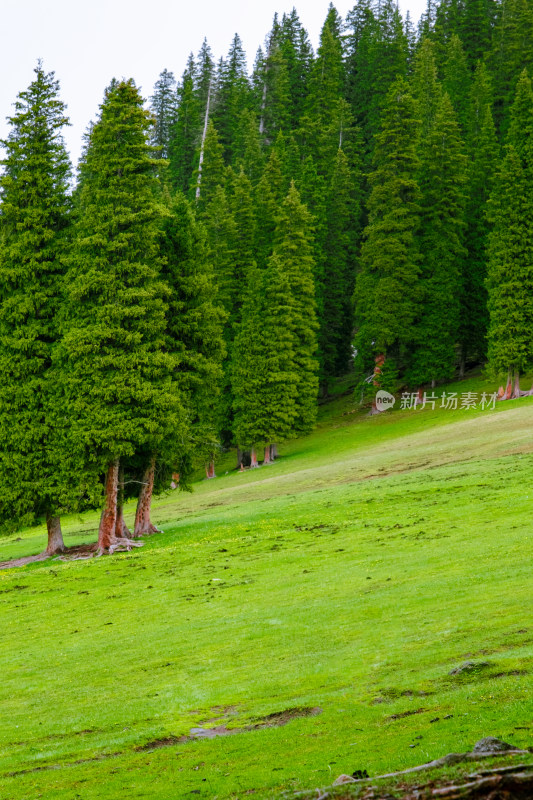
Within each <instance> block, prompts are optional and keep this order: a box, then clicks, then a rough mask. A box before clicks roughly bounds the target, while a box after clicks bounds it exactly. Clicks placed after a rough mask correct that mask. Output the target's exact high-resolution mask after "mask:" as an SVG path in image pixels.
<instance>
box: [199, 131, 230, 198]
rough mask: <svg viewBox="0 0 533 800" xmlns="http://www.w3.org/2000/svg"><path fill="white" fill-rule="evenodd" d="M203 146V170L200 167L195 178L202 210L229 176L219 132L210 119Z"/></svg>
mask: <svg viewBox="0 0 533 800" xmlns="http://www.w3.org/2000/svg"><path fill="white" fill-rule="evenodd" d="M203 148H204V150H203V160H202V164H201V170H200V169H199V170H198V171H197V173H196V175H195V176H194V178H193V183H194V186H195V189H196V200H197V204H198V210H199V211H200V212H203V211H204V210H205V208H207V206H208V205H209V203H210V201H211V199H212V198H213V196H214V194H215V192H216V190H217V188H218V187H219V186H225V183H226V177H227V176H226V166H225V163H224V155H223V147H222V145H221V144H220V141H219V138H218V132H217V130H216V128H215V126H214V124H213V122H212V120H209V122H208V125H207V133H206V137H205V141H204V145H203Z"/></svg>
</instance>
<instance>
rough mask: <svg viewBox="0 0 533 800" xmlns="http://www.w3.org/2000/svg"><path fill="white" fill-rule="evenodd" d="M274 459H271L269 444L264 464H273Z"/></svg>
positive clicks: (266, 448)
mask: <svg viewBox="0 0 533 800" xmlns="http://www.w3.org/2000/svg"><path fill="white" fill-rule="evenodd" d="M271 463H272V458H271V457H270V445H269V444H267V446H266V447H265V457H264V459H263V464H271Z"/></svg>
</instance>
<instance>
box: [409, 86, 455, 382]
mask: <svg viewBox="0 0 533 800" xmlns="http://www.w3.org/2000/svg"><path fill="white" fill-rule="evenodd" d="M420 154H421V165H420V166H421V168H420V174H419V185H420V190H421V203H420V207H421V209H420V222H421V225H420V234H419V249H420V252H421V254H422V260H421V272H420V282H419V289H420V292H421V305H420V311H419V316H418V319H417V321H416V324H415V326H414V328H413V333H414V337H413V338H414V352H413V353H412V355H411V358H410V364H409V368H408V371H407V374H408V380H409V382H410V384H411V385H418V384H423V383H428V382H430V381H431V382H432V385H435V383H436V382H437V381H444V380H449V379H450V378H451V377H452V376H453V374H454V369H455V360H456V352H455V346H456V343H457V341H458V336H459V315H460V296H461V273H462V270H461V266H462V262H463V260H464V258H465V255H466V251H465V248H464V244H463V242H464V228H465V220H464V212H465V184H466V179H467V178H466V156H465V154H464V145H463V142H462V139H461V136H460V130H459V125H458V123H457V118H456V115H455V113H454V110H453V108H452V104H451V101H450V98H449V96H448V94H446V93H445V94H444V95H443V96H442V98H441V100H440V102H439V105H438V107H437V111H436V115H435V120H434V122H433V124H432V127H431V129H430V131H429V132H428V134H427V136H426V137H425V138H424V139H423V140H422V142H421V147H420Z"/></svg>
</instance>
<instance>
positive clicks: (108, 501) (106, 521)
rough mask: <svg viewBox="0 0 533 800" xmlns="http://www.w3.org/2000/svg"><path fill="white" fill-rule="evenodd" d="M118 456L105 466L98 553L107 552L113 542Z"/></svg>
mask: <svg viewBox="0 0 533 800" xmlns="http://www.w3.org/2000/svg"><path fill="white" fill-rule="evenodd" d="M118 466H119V461H118V458H117V459H115V461H112V462H111V463H110V464H109V466H108V468H107V475H106V479H105V506H104V509H103V511H102V516H101V517H100V528H99V530H98V553H100V554H102V553H105V552H109V549H110V548H111V546H112V545H113V544H114V543H115V539H116V536H115V528H116V525H117V494H118Z"/></svg>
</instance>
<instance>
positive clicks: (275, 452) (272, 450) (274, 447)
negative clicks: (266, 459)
mask: <svg viewBox="0 0 533 800" xmlns="http://www.w3.org/2000/svg"><path fill="white" fill-rule="evenodd" d="M278 455H279V454H278V446H277V444H271V445H270V458H271V459H272V461H275V460H276V458H277V457H278Z"/></svg>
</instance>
